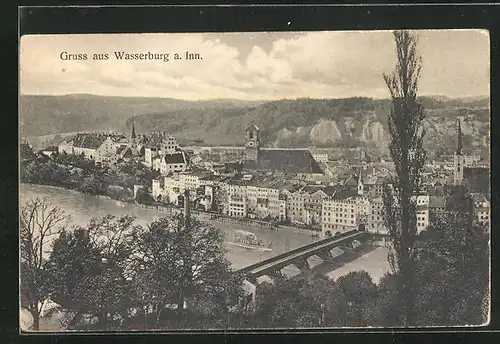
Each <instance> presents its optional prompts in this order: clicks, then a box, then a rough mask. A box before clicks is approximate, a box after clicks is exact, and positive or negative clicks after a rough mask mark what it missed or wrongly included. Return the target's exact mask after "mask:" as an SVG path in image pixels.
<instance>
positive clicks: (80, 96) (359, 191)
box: [19, 30, 491, 333]
mask: <svg viewBox="0 0 500 344" xmlns="http://www.w3.org/2000/svg"><path fill="white" fill-rule="evenodd" d="M489 47H490V44H489V33H488V31H486V30H410V31H408V30H397V31H390V30H388V31H308V32H299V31H297V32H292V31H288V32H251V33H250V32H232V33H229V32H226V33H223V32H219V33H154V34H139V33H137V34H57V35H24V36H22V37H21V40H20V71H19V73H20V114H19V136H20V142H19V164H20V165H19V171H20V176H19V178H20V188H19V195H20V205H19V223H20V228H19V245H20V257H19V258H20V290H19V305H20V329H21V331H22V332H23V333H32V332H68V331H71V332H73V331H76V332H84V333H85V332H101V331H104V332H106V331H145V332H147V331H153V330H160V331H165V332H168V331H175V330H186V331H200V330H221V331H222V330H223V331H240V330H249V329H251V330H275V329H292V330H293V329H342V328H348V329H353V328H415V327H418V328H421V327H425V328H426V327H442V326H484V325H487V324H488V323H489V319H490V228H491V189H490V174H491V170H490V155H489V152H490V124H489V120H490V48H489Z"/></svg>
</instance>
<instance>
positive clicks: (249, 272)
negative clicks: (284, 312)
mask: <svg viewBox="0 0 500 344" xmlns="http://www.w3.org/2000/svg"><path fill="white" fill-rule="evenodd" d="M367 236H368V233H367V232H364V231H358V230H352V231H349V232H345V233H343V234H340V235H337V236H334V237H331V238H326V239H323V240H320V241H316V242H314V243H312V244H308V245H305V246H301V247H299V248H296V249H294V250H291V251H288V252H285V253H283V254H279V255H277V256H274V257H271V258H269V259H266V260H263V261H260V262H258V263H255V264H252V265H249V266H246V267H244V268H242V269H239V270H238V272H240V273H242V274H243V275H244V276H246V279H247V280H248V281H249V282H251V283H253V284H255V283H256V280H257V278H258V277H260V276H264V275H271V276H272V275H273V274H276V273H277V272H279V271H280V270H281V269H282V268H284V267H285V266H288V265H292V264H293V265H295V266H297V268H299V269H300V270H301V271H304V272H306V271H309V270H310V267H309V263H308V262H307V259H308V258H310V257H311V256H314V255H316V256H318V257H320V258H321V259H322V260H323V261H327V260H331V259H333V258H335V257H334V256H333V255H332V253H331V252H330V250H331V249H333V248H335V247H339V246H342V247H346V246H351V247H352V245H353V242H355V241H358V242H359V241H360V240H362V239H364V238H366V237H367Z"/></svg>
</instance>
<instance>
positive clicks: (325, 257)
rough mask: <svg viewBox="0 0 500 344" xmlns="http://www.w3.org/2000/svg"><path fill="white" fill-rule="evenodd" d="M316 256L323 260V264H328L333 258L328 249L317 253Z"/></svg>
mask: <svg viewBox="0 0 500 344" xmlns="http://www.w3.org/2000/svg"><path fill="white" fill-rule="evenodd" d="M316 255H317V256H318V257H320V258H321V260H323V262H329V261H331V260H332V259H333V256H332V254H331V252H330V249H328V250H326V251H320V252H317V253H316Z"/></svg>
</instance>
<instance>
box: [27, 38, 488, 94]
mask: <svg viewBox="0 0 500 344" xmlns="http://www.w3.org/2000/svg"><path fill="white" fill-rule="evenodd" d="M413 33H415V34H416V35H417V36H418V51H419V53H420V55H421V56H422V61H423V66H422V74H421V79H420V83H419V90H420V94H421V95H444V96H448V97H451V98H456V97H469V96H488V95H489V93H490V89H489V87H490V86H489V85H490V56H489V46H490V43H489V36H488V32H487V31H484V30H425V31H413ZM186 51H188V52H190V53H198V54H199V55H200V56H201V58H202V59H201V60H187V59H185V58H184V57H185V53H186ZM64 52H66V53H67V54H84V53H85V54H87V60H85V61H82V60H62V59H61V53H64ZM114 52H127V53H147V52H151V53H169V54H170V61H169V62H164V61H163V60H142V61H141V60H139V61H137V60H136V61H130V60H128V61H125V60H117V59H116V58H115V55H114ZM94 53H99V54H104V53H107V54H108V56H109V59H108V60H105V61H102V60H93V59H92V58H93V54H94ZM174 53H178V54H179V55H180V56H181V57H183V58H184V59H182V60H173V59H172V58H173V54H174ZM395 63H396V56H395V44H394V38H393V35H392V32H391V31H320V32H272V33H266V32H261V33H168V34H157V33H155V34H112V35H111V34H91V35H28V36H23V37H21V43H20V93H21V94H35V95H63V94H74V93H79V94H81V93H85V94H95V95H104V96H130V97H164V98H177V99H185V100H208V99H220V98H223V99H241V100H275V99H284V98H287V99H295V98H306V97H307V98H346V97H372V98H387V97H389V93H388V90H387V87H386V85H385V83H384V80H383V74H384V73H390V72H391V71H392V70H393V68H394V65H395Z"/></svg>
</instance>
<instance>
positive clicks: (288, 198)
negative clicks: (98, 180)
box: [41, 120, 491, 237]
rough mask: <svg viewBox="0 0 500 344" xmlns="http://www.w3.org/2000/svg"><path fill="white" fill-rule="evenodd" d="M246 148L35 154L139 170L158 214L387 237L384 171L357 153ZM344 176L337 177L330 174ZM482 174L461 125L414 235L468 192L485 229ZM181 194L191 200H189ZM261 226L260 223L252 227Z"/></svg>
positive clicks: (250, 136)
mask: <svg viewBox="0 0 500 344" xmlns="http://www.w3.org/2000/svg"><path fill="white" fill-rule="evenodd" d="M242 135H244V137H245V146H244V147H217V146H215V147H196V146H194V147H180V146H179V144H178V143H177V140H176V138H175V137H173V136H172V135H169V134H168V133H163V132H158V133H151V134H149V135H145V134H138V133H136V131H135V128H134V125H133V123H132V128H131V131H130V134H129V136H128V137H126V136H125V135H123V134H116V133H79V134H77V135H76V136H74V137H73V138H70V139H66V140H65V141H63V142H61V143H60V144H59V145H58V146H57V147H56V146H53V147H48V148H46V149H43V150H42V151H41V154H44V155H47V156H49V157H50V156H52V155H53V154H68V155H81V156H83V157H85V159H87V160H89V161H92V162H93V163H95V164H96V165H100V166H107V167H110V168H116V167H117V166H119V165H120V164H125V163H131V162H133V163H135V164H141V165H143V166H145V167H147V168H148V169H150V170H151V171H156V172H158V176H157V177H156V178H154V179H152V181H151V184H150V185H136V188H135V193H136V192H137V189H139V188H145V189H146V190H147V192H148V193H150V195H151V196H152V198H153V199H154V201H156V203H158V204H163V205H173V206H176V207H180V208H183V207H184V198H185V196H186V195H189V201H190V205H191V207H192V208H193V209H195V210H200V211H203V212H209V213H212V214H220V215H222V216H226V217H232V218H236V219H240V220H243V219H247V220H253V221H254V222H255V223H258V222H267V225H269V226H271V224H272V225H273V226H276V225H278V224H283V225H290V226H296V227H299V228H305V229H310V230H312V231H314V232H317V234H318V235H319V236H321V237H329V236H333V235H338V234H341V233H345V232H347V231H350V230H353V229H358V230H363V231H367V232H370V233H375V234H380V235H381V236H382V237H383V236H384V235H386V234H387V229H386V228H385V226H384V221H383V190H384V185H390V184H391V180H390V177H389V176H390V173H391V171H392V166H391V163H389V162H372V163H367V162H366V161H364V156H365V155H364V151H363V150H358V152H359V153H354V155H355V158H354V159H351V161H345V160H344V161H343V160H340V161H331V160H330V158H329V155H328V153H327V152H325V151H321V150H316V151H315V150H309V149H277V148H262V147H261V145H262V143H261V141H260V136H259V128H258V127H257V126H256V125H254V124H251V125H250V126H248V128H247V129H246V131H245V133H242ZM339 169H342V173H335V172H332V170H335V171H338V170H339ZM489 175H490V171H489V166H488V165H487V164H485V163H483V164H481V158H480V157H478V156H473V155H467V154H466V153H465V152H464V151H463V147H462V132H461V128H460V120H458V121H457V147H456V152H455V155H454V156H453V157H452V159H449V160H448V161H431V162H429V163H428V164H426V166H425V170H424V173H423V175H422V179H423V182H422V186H423V187H422V190H421V191H420V192H419V193H418V194H415V195H414V197H415V199H416V204H417V212H418V213H417V229H418V232H421V231H424V230H426V229H427V227H428V226H429V222H430V218H431V217H432V216H433V214H438V213H439V212H442V211H445V210H450V209H451V208H453V204H452V202H450V201H449V200H447V199H446V195H447V192H449V190H448V189H450V188H449V186H454V185H465V186H467V189H468V191H469V192H470V193H471V195H472V197H473V200H474V203H475V206H476V210H477V216H478V220H479V221H480V222H481V223H483V224H485V225H487V226H488V227H489V226H490V224H491V222H490V218H491V205H490V199H489ZM186 191H187V192H188V193H187V194H186ZM259 225H260V223H259Z"/></svg>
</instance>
